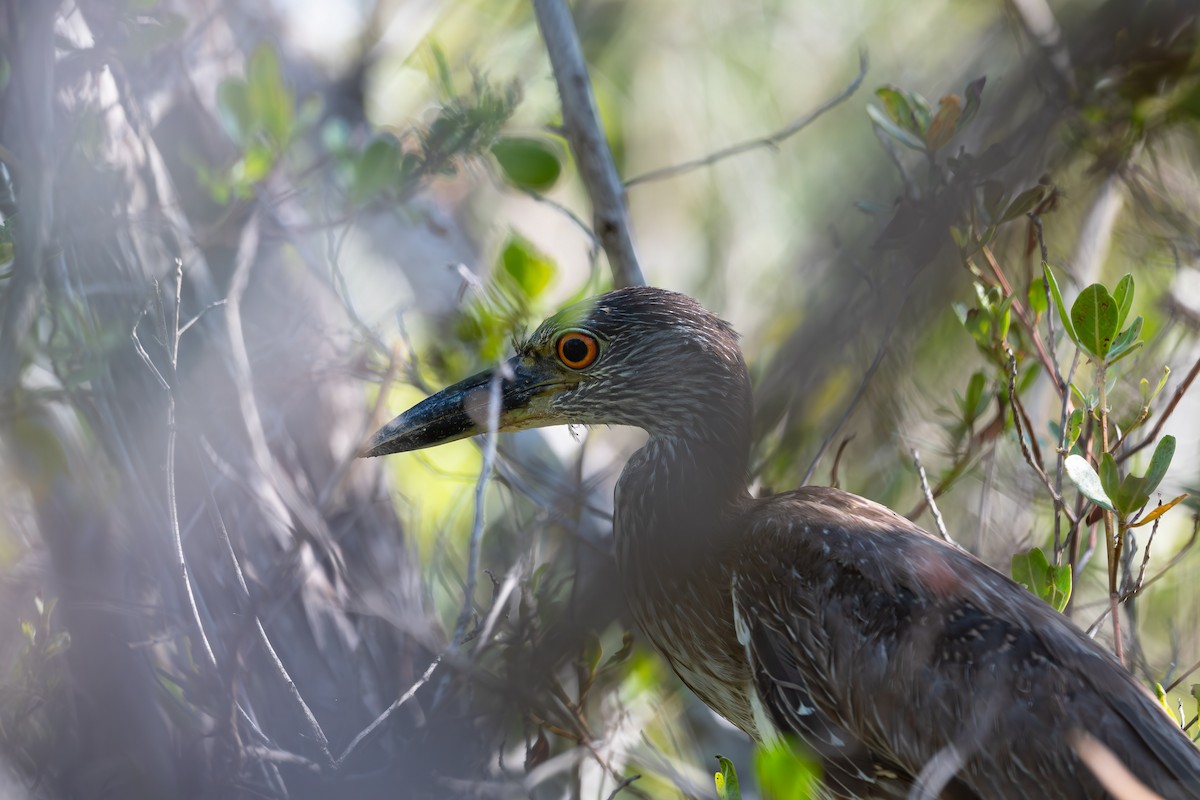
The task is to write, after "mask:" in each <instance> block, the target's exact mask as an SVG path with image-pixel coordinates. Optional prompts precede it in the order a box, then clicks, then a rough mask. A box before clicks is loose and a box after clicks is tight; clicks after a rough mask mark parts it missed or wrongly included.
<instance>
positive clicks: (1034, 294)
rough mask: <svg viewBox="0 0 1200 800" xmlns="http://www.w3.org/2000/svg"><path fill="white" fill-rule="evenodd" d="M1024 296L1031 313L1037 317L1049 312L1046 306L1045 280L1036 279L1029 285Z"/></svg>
mask: <svg viewBox="0 0 1200 800" xmlns="http://www.w3.org/2000/svg"><path fill="white" fill-rule="evenodd" d="M1025 296H1026V298H1027V299H1028V300H1029V307H1030V308H1032V309H1033V312H1034V313H1035V314H1037V315H1038V316H1041V315H1042V314H1045V313H1046V312H1047V311H1048V310H1049V308H1050V306H1049V305H1048V304H1047V300H1046V279H1045V278H1037V279H1036V280H1034V281H1033V282H1032V283H1030V284H1029V291H1027V292H1026V293H1025Z"/></svg>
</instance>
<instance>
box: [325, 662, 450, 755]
mask: <svg viewBox="0 0 1200 800" xmlns="http://www.w3.org/2000/svg"><path fill="white" fill-rule="evenodd" d="M441 663H442V657H441V656H438V657H437V658H435V659H434V660H433V661H432V662H431V663H430V664H429V666H428V667H426V669H425V671H424V672H423V673H421V677H419V678H417V681H416V683H414V684H413V685H412V686H410V687H408V690H407V691H406V692H405V693H404V694H402V695H400V696H399V697H397V698H396V702H394V703H392V704H391V705H390V706H388V707H387V708H386V709H385V710H384V712H383V713H382V714H380V715H379V716H378V717H376V718H375V719H374V721H373V722H371V724H370V725H368V726H367V727H365V728H363V729H362V730H361V731H359V732H358V735H357V736H355V737H354V738H353V739H351V740H350V744H348V745H347V746H346V749H345V750H344V751H343V752H342V754H341V755H340V756H338V757H337V758H335V759H334V760H333V767H334V769H338V768H340V767H341V766H342V764H344V763H346V759H347V758H349V757H350V754H351V753H353V752H354V750H355V748H357V747H358V746H359V745H360V744H362V742H363V740H364V739H366V738H367V737H368V736H370V735H371V734H372V733H374V732H375V730H376V729H377V728H378V727H379V726H380V725H382V724H383V723H384V722H386V721H387V718H388V717H390V716H391V715H392V714H393V713H394V712H395V711H396V709H398V708H400V706H402V705H404V704H405V703H407V702H408V701H409V700H411V699H412V698H413V697H414V696H415V695H416V693H417V691H418V690H419V689H420V688H421V687H422V686H424V685H425V684H427V683H429V679H430V678H432V677H433V673H434V670H436V669H437V668H438V664H441Z"/></svg>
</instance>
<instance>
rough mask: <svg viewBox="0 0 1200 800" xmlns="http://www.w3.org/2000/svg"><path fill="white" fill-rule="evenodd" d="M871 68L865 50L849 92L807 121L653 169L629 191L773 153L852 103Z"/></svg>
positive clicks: (815, 111)
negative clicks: (763, 151)
mask: <svg viewBox="0 0 1200 800" xmlns="http://www.w3.org/2000/svg"><path fill="white" fill-rule="evenodd" d="M868 64H869V60H868V58H867V51H866V50H865V49H863V50H859V51H858V74H857V75H855V76H854V80H852V81H850V83H849V84H848V85H847V86H846V88H845V89H842V91H840V92H838V93H837V94H836V95H834V96H833V97H831V98H829V99H828V100H826V101H825V102H824V103H822V104H821V105H819V106H817V107H816V108H815V109H813V110H812V111H810V112H808V113H807V114H805V115H804V116H803V117H800V118H798V119H796V120H793V121H792V122H791V123H790V124H788V125H787V127H784V128H781V129H780V130H777V131H775V133H772V134H770V135H769V136H760V137H758V138H757V139H748V140H746V141H744V142H739V143H738V144H735V145H731V146H729V147H726V148H724V149H723V150H718V151H716V152H715V153H709V154H708V155H706V156H704V157H703V158H697V159H694V160H692V161H685V162H683V163H682V164H674V165H672V166H669V167H659V168H658V169H652V170H650V171H649V172H643V173H642V174H641V175H635V176H634V177H632V178H630V179H629V180H627V181H625V188H626V189H628V188H630V187H632V186H636V185H638V184H639V183H650V182H651V181H661V180H664V179H666V178H673V177H675V176H676V175H682V174H683V173H685V172H691V171H692V170H696V169H700V168H701V167H708V166H711V165H713V164H715V163H717V162H718V161H724V160H725V159H727V158H732V157H734V156H740V155H742V154H743V153H749V152H750V151H752V150H758V149H760V148H767V147H769V148H772V149H773V148H775V147H778V146H779V144H780V143H781V142H783V141H785V140H787V139H790V138H791V137H792V136H795V135H796V134H797V133H799V132H800V131H802V130H804V129H805V128H807V127H808V126H809V125H811V124H812V123H814V122H816V121H817V120H818V119H819V118H820V117H821V116H823V115H824V114H825V112H827V111H831V110H832V109H834V108H836V107H838V106H839V105H841V104H842V103H844V102H846V101H847V100H849V99H850V97H851V96H852V95H853V94H854V93H855V92H856V91H858V87H859V86H861V85H862V82H863V78H865V77H866V76H867V66H868Z"/></svg>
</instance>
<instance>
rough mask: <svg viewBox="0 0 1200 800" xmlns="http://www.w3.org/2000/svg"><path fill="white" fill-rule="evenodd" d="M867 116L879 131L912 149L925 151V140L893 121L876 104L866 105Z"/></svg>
mask: <svg viewBox="0 0 1200 800" xmlns="http://www.w3.org/2000/svg"><path fill="white" fill-rule="evenodd" d="M867 116H869V117H870V118H871V122H873V123H875V126H876V127H877V128H879V129H880V130H881V131H883V132H884V133H886V134H887V135H888V136H891V137H892V138H893V139H895V140H896V141H898V142H900V144H902V145H904V146H905V147H911V148H912V149H913V150H919V151H920V152H922V153H923V152H925V142H923V141H922V140H921V139H920V138H919V137H918V136H917V135H916V134H913V133H909V132H908V131H906V130H905V129H903V128H901V127H900V126H899V125H897V124H896V123H895V122H893V121H892V120H891V119H890V118H889V117H888V115H887V114H886V113H884V112H883V111H880V110H879V108H878V107H877V106H867Z"/></svg>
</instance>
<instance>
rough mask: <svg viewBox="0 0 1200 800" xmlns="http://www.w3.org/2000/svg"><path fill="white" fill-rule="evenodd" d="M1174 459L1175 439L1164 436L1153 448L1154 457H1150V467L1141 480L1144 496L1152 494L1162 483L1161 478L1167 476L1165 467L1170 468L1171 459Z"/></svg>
mask: <svg viewBox="0 0 1200 800" xmlns="http://www.w3.org/2000/svg"><path fill="white" fill-rule="evenodd" d="M1174 457H1175V437H1174V436H1164V437H1163V438H1162V439H1161V440H1159V443H1158V446H1156V447H1155V448H1154V455H1153V456H1151V457H1150V467H1149V469H1147V470H1146V477H1145V478H1143V480H1144V481H1145V484H1144V486H1143V491H1145V492H1146V494H1148V495H1149V494H1153V493H1154V490H1155V489H1157V488H1158V485H1159V484H1160V483H1162V479H1163V477H1164V476H1165V475H1166V474H1167V467H1169V466H1171V459H1172V458H1174Z"/></svg>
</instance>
